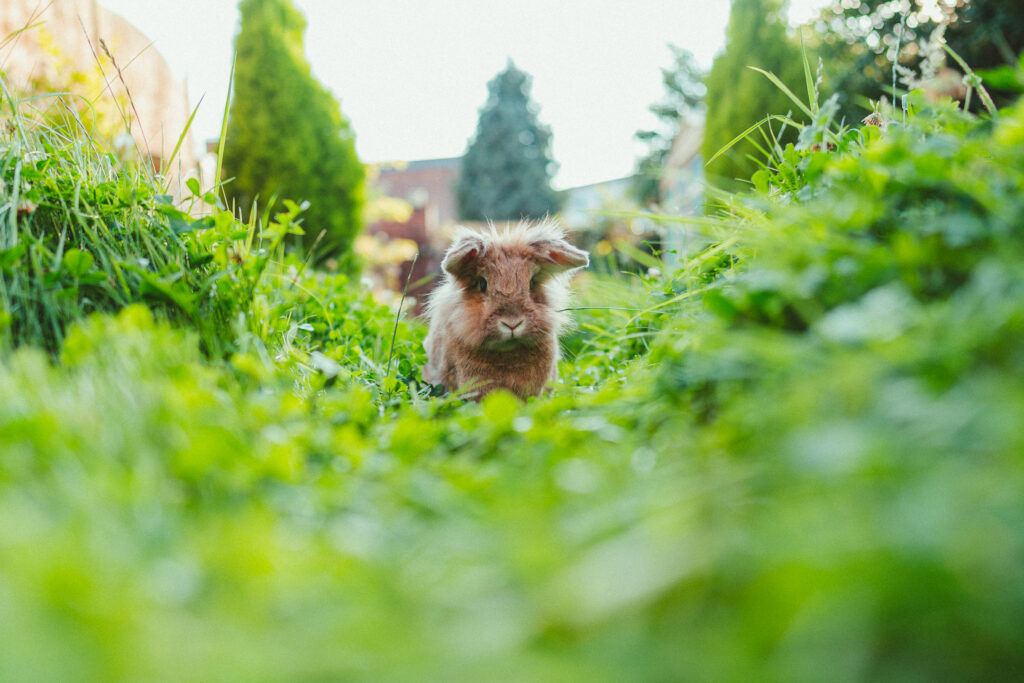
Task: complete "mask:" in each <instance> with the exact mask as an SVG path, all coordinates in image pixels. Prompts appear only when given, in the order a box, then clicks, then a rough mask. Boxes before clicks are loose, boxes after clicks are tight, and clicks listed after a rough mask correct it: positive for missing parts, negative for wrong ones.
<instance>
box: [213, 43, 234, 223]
mask: <svg viewBox="0 0 1024 683" xmlns="http://www.w3.org/2000/svg"><path fill="white" fill-rule="evenodd" d="M237 56H238V54H237V53H236V54H234V55H232V56H231V74H230V75H229V76H228V94H227V96H226V97H225V98H224V114H223V116H221V119H220V140H218V141H217V170H216V172H215V173H214V174H213V186H214V187H220V174H221V171H222V170H223V169H224V140H225V139H226V138H227V130H228V110H229V108H230V107H231V89H232V87H234V83H235V58H236V57H237ZM224 205H225V206H227V197H226V196H225V202H224Z"/></svg>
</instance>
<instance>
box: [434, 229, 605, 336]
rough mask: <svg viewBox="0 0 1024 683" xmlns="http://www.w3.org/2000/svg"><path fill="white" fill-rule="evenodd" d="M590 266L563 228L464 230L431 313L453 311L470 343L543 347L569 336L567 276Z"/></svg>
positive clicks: (456, 328) (458, 331) (453, 326)
mask: <svg viewBox="0 0 1024 683" xmlns="http://www.w3.org/2000/svg"><path fill="white" fill-rule="evenodd" d="M588 262H589V259H588V257H587V254H586V252H584V251H581V250H579V249H577V248H576V247H574V246H572V245H571V244H569V243H568V242H567V241H566V240H565V233H564V232H563V231H562V229H561V227H559V226H558V225H557V224H556V223H554V222H551V221H544V222H541V223H536V224H532V223H520V224H518V225H515V226H513V227H506V228H505V229H504V230H499V229H497V228H495V227H494V226H490V227H488V228H487V229H485V230H483V231H481V232H474V231H472V230H469V229H467V228H460V229H459V231H458V232H457V233H456V235H455V239H454V241H453V242H452V245H451V247H449V249H448V251H447V253H446V254H445V257H444V261H443V263H442V267H443V268H444V270H445V273H446V277H445V282H444V284H442V285H441V287H440V288H439V290H438V292H437V293H436V294H435V296H434V297H433V298H432V300H431V306H430V308H431V313H432V316H431V317H432V318H433V317H434V315H433V314H435V312H437V311H438V310H439V309H441V308H443V309H446V310H447V311H450V328H449V329H450V330H451V331H452V332H453V333H455V335H456V336H457V337H459V338H460V339H461V340H462V342H463V343H465V344H467V345H468V346H471V347H474V348H481V349H486V350H492V351H502V350H512V349H517V348H525V347H530V346H536V345H538V344H540V343H541V342H542V341H543V340H545V339H549V338H551V337H552V336H556V337H557V335H558V334H559V333H560V332H561V331H562V328H563V327H564V326H565V324H566V322H567V320H568V318H567V316H566V315H565V314H564V313H562V312H560V311H559V309H560V308H563V307H564V306H565V304H566V302H567V299H568V287H567V283H566V280H567V278H566V277H565V274H566V273H568V272H569V271H572V270H575V269H577V268H583V267H584V266H586V265H587V264H588Z"/></svg>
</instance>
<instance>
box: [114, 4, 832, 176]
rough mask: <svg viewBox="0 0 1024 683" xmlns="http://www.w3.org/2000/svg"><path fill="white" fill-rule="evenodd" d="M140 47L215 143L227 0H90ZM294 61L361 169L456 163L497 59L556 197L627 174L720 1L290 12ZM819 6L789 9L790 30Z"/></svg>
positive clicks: (227, 51)
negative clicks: (676, 49)
mask: <svg viewBox="0 0 1024 683" xmlns="http://www.w3.org/2000/svg"><path fill="white" fill-rule="evenodd" d="M100 4H102V5H104V6H106V7H108V8H109V9H111V10H113V11H115V12H117V13H118V14H120V15H121V16H123V17H124V18H125V19H127V20H128V21H130V22H131V23H132V24H134V25H135V26H136V27H137V28H139V30H141V31H142V32H143V33H145V34H146V35H147V36H148V37H149V38H150V39H151V40H153V41H154V43H155V47H156V48H157V49H158V50H159V51H160V52H161V54H163V55H164V57H165V58H166V59H167V61H168V62H169V63H170V65H171V68H172V69H173V70H174V72H175V73H176V74H177V75H178V76H179V77H180V78H184V79H187V81H188V85H189V94H190V99H191V101H192V104H193V106H194V105H195V103H196V102H197V101H198V100H199V97H200V96H201V95H204V94H205V96H206V97H205V99H204V101H203V104H202V106H201V107H200V110H199V113H198V115H197V116H196V122H195V124H194V128H193V133H194V137H195V140H196V143H197V145H199V144H200V143H201V142H202V141H203V140H204V139H206V138H210V137H215V136H216V135H217V134H218V131H219V128H220V115H221V110H222V108H223V105H224V98H225V97H226V94H227V84H228V73H229V71H230V65H231V51H232V40H233V37H234V34H235V31H236V29H237V21H238V16H237V4H236V2H235V1H234V0H176V1H175V2H165V1H164V0H100ZM295 4H296V6H298V7H299V8H300V9H301V11H302V12H303V13H304V14H305V15H306V19H307V21H308V24H309V26H308V29H307V32H306V55H307V57H308V59H309V61H310V63H311V64H312V67H313V72H314V74H315V75H316V76H317V78H319V79H320V80H321V81H322V82H323V83H324V84H325V85H326V86H327V87H328V88H329V89H330V90H331V91H332V92H333V93H334V95H335V96H336V97H337V98H338V99H339V101H340V102H341V109H342V112H343V113H344V114H345V116H347V117H348V119H349V120H350V121H351V122H352V126H353V128H354V129H355V132H356V149H357V151H358V153H359V156H360V158H361V159H362V160H363V161H366V162H375V161H387V160H413V159H429V158H436V157H451V156H459V155H461V154H462V153H463V151H465V148H466V142H467V140H468V139H469V138H470V136H472V134H473V131H474V130H475V128H476V119H477V113H478V110H479V108H480V107H481V106H482V105H483V103H484V100H485V99H486V96H487V81H489V80H490V79H491V78H493V77H494V75H495V74H497V73H498V72H499V71H501V69H502V68H504V66H505V63H506V61H507V59H508V58H509V57H511V58H512V59H513V60H514V61H515V63H516V65H517V66H518V67H519V68H521V69H523V70H525V71H527V72H528V73H530V74H531V75H532V76H533V98H534V99H535V100H536V102H537V103H538V104H539V105H540V119H541V121H542V122H544V123H546V124H547V125H549V126H550V127H551V129H552V132H553V135H554V137H553V151H554V156H555V160H556V161H557V162H558V163H559V164H560V170H559V172H558V175H557V176H556V178H555V185H556V187H558V188H565V187H572V186H575V185H582V184H587V183H592V182H598V181H601V180H608V179H612V178H618V177H622V176H625V175H629V174H630V173H631V172H632V170H633V165H634V162H635V159H636V157H637V156H638V155H639V154H640V153H641V152H642V150H643V148H642V147H641V146H639V145H638V144H637V143H636V142H635V141H634V140H633V133H634V132H635V131H636V130H637V129H640V128H644V127H650V126H651V125H653V123H654V120H653V117H652V115H651V114H649V112H648V111H647V107H648V106H649V105H650V104H651V103H653V102H654V101H656V100H657V99H659V98H660V97H661V95H662V85H661V74H660V71H659V68H660V67H665V66H669V64H670V62H671V53H670V52H669V50H668V47H667V44H668V43H674V44H676V45H679V46H681V47H684V48H687V49H689V50H690V51H692V52H693V53H694V55H695V56H696V58H697V60H698V62H699V63H700V64H701V65H703V66H705V67H708V66H710V64H711V61H712V59H713V58H714V56H715V54H716V53H717V52H718V51H719V50H721V48H722V45H723V42H724V35H725V25H726V22H727V20H728V14H729V2H728V0H628V1H627V0H622V1H620V0H616V1H611V0H558V1H556V2H552V1H551V0H512V1H506V2H494V1H493V0H443V1H441V0H434V1H430V0H295ZM823 4H825V3H824V1H823V0H792V2H791V6H792V9H791V12H792V15H793V18H794V19H796V18H803V17H806V16H807V15H809V14H810V12H811V11H812V10H813V8H814V7H819V6H821V5H823Z"/></svg>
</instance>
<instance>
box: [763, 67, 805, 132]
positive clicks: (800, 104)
mask: <svg viewBox="0 0 1024 683" xmlns="http://www.w3.org/2000/svg"><path fill="white" fill-rule="evenodd" d="M747 68H748V69H753V70H754V71H756V72H757V73H759V74H761V75H762V76H764V77H765V78H767V79H768V80H769V81H771V82H772V83H773V84H774V85H775V87H776V88H778V89H779V90H781V91H782V92H783V93H785V94H786V97H788V98H789V99H791V100H793V102H794V103H795V104H796V106H797V107H799V108H800V111H802V112H803V113H805V114H807V116H808V117H810V118H812V119H813V118H814V113H813V112H812V111H811V110H810V109H808V108H807V105H806V104H804V103H803V102H801V101H800V98H799V97H797V96H796V95H794V94H793V91H792V90H790V89H789V88H788V87H787V86H786V84H785V83H783V82H782V81H781V80H779V77H778V76H776V75H775V74H773V73H772V72H770V71H765V70H764V69H759V68H757V67H756V66H748V67H747Z"/></svg>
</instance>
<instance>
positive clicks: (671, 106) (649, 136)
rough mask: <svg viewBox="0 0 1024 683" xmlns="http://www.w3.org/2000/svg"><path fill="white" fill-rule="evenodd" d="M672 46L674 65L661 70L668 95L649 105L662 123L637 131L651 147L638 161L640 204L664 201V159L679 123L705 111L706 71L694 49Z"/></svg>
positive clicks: (635, 187) (636, 182)
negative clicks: (661, 181) (652, 128)
mask: <svg viewBox="0 0 1024 683" xmlns="http://www.w3.org/2000/svg"><path fill="white" fill-rule="evenodd" d="M669 49H671V50H672V56H673V63H672V67H671V68H669V69H662V70H661V81H662V83H663V84H664V86H665V95H664V97H662V99H661V100H660V101H658V102H656V103H655V104H652V105H651V107H650V110H651V112H652V113H653V114H654V115H655V116H657V117H658V123H659V127H658V128H657V129H654V130H641V131H637V133H636V138H637V139H638V140H641V141H643V142H645V143H647V148H648V151H647V154H646V155H644V157H643V158H641V159H640V160H639V161H638V162H637V173H636V177H635V180H634V184H633V195H634V196H635V197H636V199H637V201H639V202H640V203H641V204H652V203H659V202H661V188H660V183H659V180H660V179H661V171H662V167H663V166H664V165H665V159H666V157H667V156H668V153H669V150H671V149H672V143H673V142H675V139H676V136H677V135H679V130H680V124H681V123H682V122H683V121H684V120H685V119H686V118H688V117H691V116H693V115H694V114H697V113H698V112H702V110H703V107H704V93H705V92H707V88H706V87H705V86H704V73H703V72H702V71H701V69H700V67H699V66H697V62H696V60H695V59H694V58H693V53H692V52H690V51H689V50H684V49H683V48H681V47H677V46H675V45H669Z"/></svg>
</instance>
